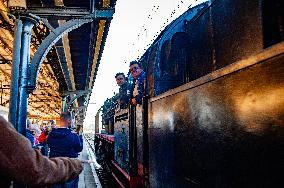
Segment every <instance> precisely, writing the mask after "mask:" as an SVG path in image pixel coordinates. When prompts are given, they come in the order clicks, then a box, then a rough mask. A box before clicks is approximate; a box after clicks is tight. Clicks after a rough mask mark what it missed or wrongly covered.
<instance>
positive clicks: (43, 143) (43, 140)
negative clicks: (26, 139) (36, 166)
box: [38, 126, 49, 156]
mask: <svg viewBox="0 0 284 188" xmlns="http://www.w3.org/2000/svg"><path fill="white" fill-rule="evenodd" d="M48 133H49V131H48V127H47V126H45V127H44V128H43V130H42V131H41V134H40V135H39V137H38V141H39V146H40V147H41V149H40V150H41V153H42V154H43V155H44V156H48V150H49V149H48V145H47V138H48Z"/></svg>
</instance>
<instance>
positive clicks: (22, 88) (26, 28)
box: [9, 14, 39, 135]
mask: <svg viewBox="0 0 284 188" xmlns="http://www.w3.org/2000/svg"><path fill="white" fill-rule="evenodd" d="M17 22H18V23H21V22H22V27H21V28H22V30H21V31H18V32H17V34H21V35H20V37H19V36H16V37H17V38H15V40H17V41H15V43H14V45H15V46H14V48H15V52H16V53H17V54H14V56H13V58H14V59H13V62H16V63H17V64H16V65H13V72H12V75H13V76H14V78H13V80H12V86H11V99H12V101H11V102H12V103H11V104H10V111H9V119H10V120H12V121H11V122H12V123H13V124H14V126H15V128H16V129H17V130H18V132H19V133H21V134H23V135H26V119H27V105H28V95H29V92H30V91H29V90H28V81H29V74H28V72H29V62H30V42H31V36H32V28H33V26H34V25H37V24H38V23H39V18H38V17H37V16H34V15H32V14H24V15H20V18H19V19H18V20H17ZM18 25H20V24H18ZM18 29H19V30H20V28H18ZM15 35H16V34H15ZM19 44H20V45H19ZM19 48H20V50H19ZM16 50H17V51H16ZM19 51H20V53H19ZM18 53H19V54H18ZM18 61H19V62H18ZM16 66H17V67H16ZM17 77H18V79H17ZM12 88H13V89H12ZM16 91H17V92H16ZM12 92H13V93H12ZM15 92H16V93H15Z"/></svg>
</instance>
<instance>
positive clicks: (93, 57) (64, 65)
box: [0, 0, 116, 121]
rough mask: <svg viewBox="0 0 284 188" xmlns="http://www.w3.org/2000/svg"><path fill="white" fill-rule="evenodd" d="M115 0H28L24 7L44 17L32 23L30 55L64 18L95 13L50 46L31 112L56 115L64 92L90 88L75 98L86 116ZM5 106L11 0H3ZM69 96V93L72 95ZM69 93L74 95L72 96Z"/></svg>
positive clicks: (0, 62) (0, 73) (0, 86)
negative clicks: (92, 17) (87, 21)
mask: <svg viewBox="0 0 284 188" xmlns="http://www.w3.org/2000/svg"><path fill="white" fill-rule="evenodd" d="M115 1H116V0H27V1H25V3H26V9H24V10H22V11H23V12H26V13H31V14H33V15H36V16H38V17H40V20H41V21H40V24H39V25H38V26H36V27H34V28H33V35H32V39H31V48H30V56H31V59H30V61H32V58H33V56H34V54H35V53H36V51H37V50H38V48H39V46H40V45H41V44H42V42H43V40H44V39H45V38H46V37H47V36H48V35H49V34H50V33H51V32H53V29H56V28H58V27H60V26H62V25H63V24H64V23H65V22H67V21H70V20H72V19H80V18H82V17H86V16H89V15H93V16H94V15H95V17H94V19H92V21H90V22H89V23H85V24H83V25H82V26H80V27H78V28H77V29H74V30H72V31H70V32H68V33H66V34H64V35H63V37H62V38H60V39H59V40H58V41H57V42H56V43H55V44H54V45H53V46H52V48H51V49H50V51H49V52H48V54H47V56H46V58H45V59H44V61H43V64H42V66H41V69H40V73H39V76H38V81H37V85H36V90H34V92H33V93H32V94H30V96H29V101H28V118H36V119H46V120H47V119H54V118H57V117H58V116H59V114H60V112H61V109H62V98H63V97H65V96H68V92H69V93H72V92H74V91H78V90H79V91H90V93H88V94H84V95H82V96H81V97H79V98H78V99H76V100H75V101H74V103H72V105H71V106H70V108H73V109H76V108H77V109H79V108H81V109H83V110H82V111H81V112H80V113H79V114H78V118H79V119H81V120H82V121H83V120H84V117H85V114H86V113H85V110H86V108H85V107H86V106H87V105H88V103H89V98H90V95H91V90H92V89H93V85H94V81H95V79H96V74H97V71H98V66H99V63H100V59H101V56H102V53H103V49H104V44H105V40H106V38H107V34H108V29H109V27H110V22H111V18H112V15H113V13H114V7H115ZM0 6H1V7H0V12H1V16H0V17H1V19H0V97H1V100H0V102H1V103H0V106H2V107H4V108H5V107H6V108H7V109H8V107H9V100H10V85H11V76H12V75H11V68H12V63H13V62H12V57H13V42H14V29H15V19H13V16H11V14H10V13H9V9H8V1H5V0H0ZM69 97H70V95H69ZM69 99H70V98H69Z"/></svg>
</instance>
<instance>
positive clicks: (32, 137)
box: [26, 129, 35, 146]
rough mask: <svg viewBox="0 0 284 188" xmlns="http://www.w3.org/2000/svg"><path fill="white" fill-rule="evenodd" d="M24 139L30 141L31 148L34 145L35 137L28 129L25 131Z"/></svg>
mask: <svg viewBox="0 0 284 188" xmlns="http://www.w3.org/2000/svg"><path fill="white" fill-rule="evenodd" d="M26 137H27V138H28V139H29V140H30V142H31V144H32V146H34V145H35V137H34V135H33V132H32V131H31V130H29V129H27V130H26Z"/></svg>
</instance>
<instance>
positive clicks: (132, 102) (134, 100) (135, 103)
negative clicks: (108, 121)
mask: <svg viewBox="0 0 284 188" xmlns="http://www.w3.org/2000/svg"><path fill="white" fill-rule="evenodd" d="M131 104H132V105H134V106H136V105H137V102H136V99H135V98H133V99H131Z"/></svg>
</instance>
